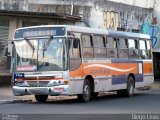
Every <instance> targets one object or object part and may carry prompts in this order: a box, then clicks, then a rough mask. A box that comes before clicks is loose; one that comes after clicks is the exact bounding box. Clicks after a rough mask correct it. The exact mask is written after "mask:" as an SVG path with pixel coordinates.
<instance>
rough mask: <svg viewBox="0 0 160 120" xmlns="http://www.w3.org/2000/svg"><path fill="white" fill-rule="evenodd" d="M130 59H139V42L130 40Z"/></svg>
mask: <svg viewBox="0 0 160 120" xmlns="http://www.w3.org/2000/svg"><path fill="white" fill-rule="evenodd" d="M128 52H129V58H138V43H137V40H133V39H128Z"/></svg>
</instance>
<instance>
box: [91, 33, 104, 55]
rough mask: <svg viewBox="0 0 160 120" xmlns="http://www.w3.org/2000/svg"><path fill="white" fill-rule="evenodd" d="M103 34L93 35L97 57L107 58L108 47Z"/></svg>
mask: <svg viewBox="0 0 160 120" xmlns="http://www.w3.org/2000/svg"><path fill="white" fill-rule="evenodd" d="M104 40H105V39H104V37H103V36H93V45H94V53H95V58H106V48H105V41H104Z"/></svg>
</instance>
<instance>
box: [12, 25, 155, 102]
mask: <svg viewBox="0 0 160 120" xmlns="http://www.w3.org/2000/svg"><path fill="white" fill-rule="evenodd" d="M12 56H13V58H12V59H13V66H12V68H13V93H14V95H15V96H22V95H35V98H36V100H37V101H38V102H45V101H46V100H47V98H48V96H49V95H51V96H57V95H77V97H78V99H79V100H81V101H82V102H88V101H90V100H91V98H92V97H96V96H97V95H98V93H100V92H104V91H117V94H118V95H122V96H128V97H130V96H133V94H134V88H138V87H144V86H148V85H150V84H152V83H153V81H154V78H153V67H152V51H151V43H150V36H148V35H144V34H139V33H131V32H122V31H112V30H105V29H96V28H88V27H80V26H70V25H45V26H34V27H25V28H19V29H17V30H16V31H15V35H14V41H13V55H12Z"/></svg>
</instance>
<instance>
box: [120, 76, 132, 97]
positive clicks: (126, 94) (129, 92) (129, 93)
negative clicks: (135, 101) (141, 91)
mask: <svg viewBox="0 0 160 120" xmlns="http://www.w3.org/2000/svg"><path fill="white" fill-rule="evenodd" d="M134 84H135V83H134V80H133V77H131V76H130V77H129V78H128V80H127V89H124V90H117V95H118V96H122V97H131V96H133V94H134V87H135V85H134Z"/></svg>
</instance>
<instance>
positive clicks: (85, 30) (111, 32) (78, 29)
mask: <svg viewBox="0 0 160 120" xmlns="http://www.w3.org/2000/svg"><path fill="white" fill-rule="evenodd" d="M41 27H65V28H66V30H67V31H71V32H81V33H86V34H87V33H88V34H102V35H108V36H112V37H122V38H135V39H136V38H141V39H150V36H149V35H147V34H142V33H133V32H125V31H115V30H107V29H101V28H90V27H82V26H74V25H40V26H30V27H22V28H18V29H16V30H21V29H29V28H41Z"/></svg>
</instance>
